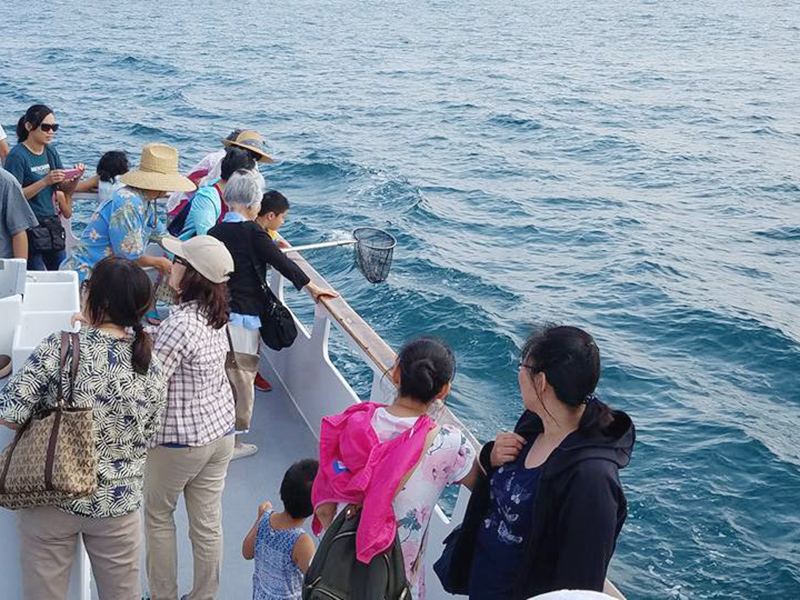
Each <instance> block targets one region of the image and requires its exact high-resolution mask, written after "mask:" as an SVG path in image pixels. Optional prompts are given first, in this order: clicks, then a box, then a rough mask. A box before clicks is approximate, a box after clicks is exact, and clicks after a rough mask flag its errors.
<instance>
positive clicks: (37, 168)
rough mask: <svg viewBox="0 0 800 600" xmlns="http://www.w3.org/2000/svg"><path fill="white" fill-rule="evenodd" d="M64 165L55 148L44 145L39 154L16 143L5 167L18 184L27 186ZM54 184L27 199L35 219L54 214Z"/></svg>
mask: <svg viewBox="0 0 800 600" xmlns="http://www.w3.org/2000/svg"><path fill="white" fill-rule="evenodd" d="M63 168H64V165H63V164H61V157H60V156H59V155H58V152H57V151H56V149H55V148H52V147H50V146H45V147H44V152H42V153H41V154H34V153H33V152H31V151H30V150H28V147H27V146H26V145H25V144H17V145H16V146H14V147H13V148H12V149H11V152H9V153H8V157H7V158H6V164H5V169H6V171H8V172H9V173H11V174H12V175H13V176H14V177H16V178H17V181H19V183H20V185H21V186H22V187H24V188H26V187H28V186H29V185H32V184H34V183H36V182H37V181H39V180H40V179H43V178H44V177H47V174H48V173H49V172H50V170H51V169H63ZM53 188H54V186H52V185H48V186H47V187H46V188H43V189H42V190H40V191H39V193H38V194H36V195H35V196H34V197H33V198H31V199H30V200H28V202H30V203H31V209H33V214H34V215H36V218H37V219H42V218H44V217H52V216H53V215H55V214H56V211H55V208H54V207H53V192H54V191H55V190H54V189H53Z"/></svg>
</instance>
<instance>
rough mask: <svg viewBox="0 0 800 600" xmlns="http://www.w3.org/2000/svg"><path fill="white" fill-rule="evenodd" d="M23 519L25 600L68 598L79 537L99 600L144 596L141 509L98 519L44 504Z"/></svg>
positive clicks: (24, 513)
mask: <svg viewBox="0 0 800 600" xmlns="http://www.w3.org/2000/svg"><path fill="white" fill-rule="evenodd" d="M18 515H19V520H18V522H19V538H20V551H21V552H20V553H21V556H22V588H23V590H24V597H25V600H64V598H66V596H67V590H68V588H69V571H70V567H71V566H72V561H73V559H74V558H75V547H76V545H77V541H78V535H79V534H82V535H83V544H84V546H86V552H87V553H88V554H89V559H90V561H91V563H92V573H93V574H94V580H95V583H97V592H98V594H99V596H100V599H101V600H132V599H134V598H135V599H137V600H138V599H139V598H141V596H142V585H141V581H140V571H141V552H142V550H141V547H142V521H141V515H140V513H139V511H136V512H134V513H131V514H129V515H125V516H123V517H108V518H104V519H93V518H90V517H78V516H75V515H71V514H68V513H65V512H63V511H60V510H58V509H57V508H53V507H51V506H43V507H39V508H29V509H26V510H21V511H19V513H18Z"/></svg>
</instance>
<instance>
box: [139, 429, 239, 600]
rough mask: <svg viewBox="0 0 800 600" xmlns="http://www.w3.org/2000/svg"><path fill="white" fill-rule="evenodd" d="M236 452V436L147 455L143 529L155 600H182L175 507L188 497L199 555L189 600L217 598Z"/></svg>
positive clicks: (195, 550)
mask: <svg viewBox="0 0 800 600" xmlns="http://www.w3.org/2000/svg"><path fill="white" fill-rule="evenodd" d="M232 454H233V436H232V435H226V436H225V437H223V438H221V439H219V440H217V441H216V442H212V443H210V444H208V445H206V446H199V447H196V448H165V447H164V446H158V447H157V448H151V449H150V450H148V451H147V469H146V471H145V483H144V498H145V500H144V530H145V539H146V542H147V559H146V564H147V579H148V580H149V582H150V597H151V598H152V600H177V598H178V545H177V538H176V535H175V517H174V513H175V506H176V505H177V503H178V497H179V496H180V495H181V493H183V497H184V502H185V503H186V513H187V515H188V517H189V539H190V540H191V542H192V554H193V556H194V585H193V587H192V591H191V593H190V594H189V600H214V599H215V598H216V597H217V591H218V590H219V577H220V570H221V569H222V491H223V489H224V488H225V475H226V473H227V472H228V463H229V462H230V460H231V455H232Z"/></svg>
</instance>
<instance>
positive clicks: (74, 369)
mask: <svg viewBox="0 0 800 600" xmlns="http://www.w3.org/2000/svg"><path fill="white" fill-rule="evenodd" d="M70 340H71V341H72V365H71V366H70V377H69V382H68V383H69V403H70V405H72V404H74V398H73V396H74V393H75V377H76V376H77V374H78V362H79V361H80V356H81V350H80V346H81V344H80V338H79V337H78V334H77V333H71V332H69V331H62V332H61V361H60V368H59V370H58V405H59V406H63V405H64V369H65V368H66V366H67V356H68V355H69V347H70Z"/></svg>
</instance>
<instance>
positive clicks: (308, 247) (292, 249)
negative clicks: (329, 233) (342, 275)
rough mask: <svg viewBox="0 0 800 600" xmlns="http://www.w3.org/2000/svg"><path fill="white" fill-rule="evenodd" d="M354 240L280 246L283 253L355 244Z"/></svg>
mask: <svg viewBox="0 0 800 600" xmlns="http://www.w3.org/2000/svg"><path fill="white" fill-rule="evenodd" d="M357 243H358V242H357V241H356V240H339V241H338V242H318V243H316V244H306V245H305V246H290V247H289V248H281V250H282V251H283V253H284V254H286V253H287V252H302V251H303V250H316V249H317V248H333V247H334V246H352V245H353V244H357Z"/></svg>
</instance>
